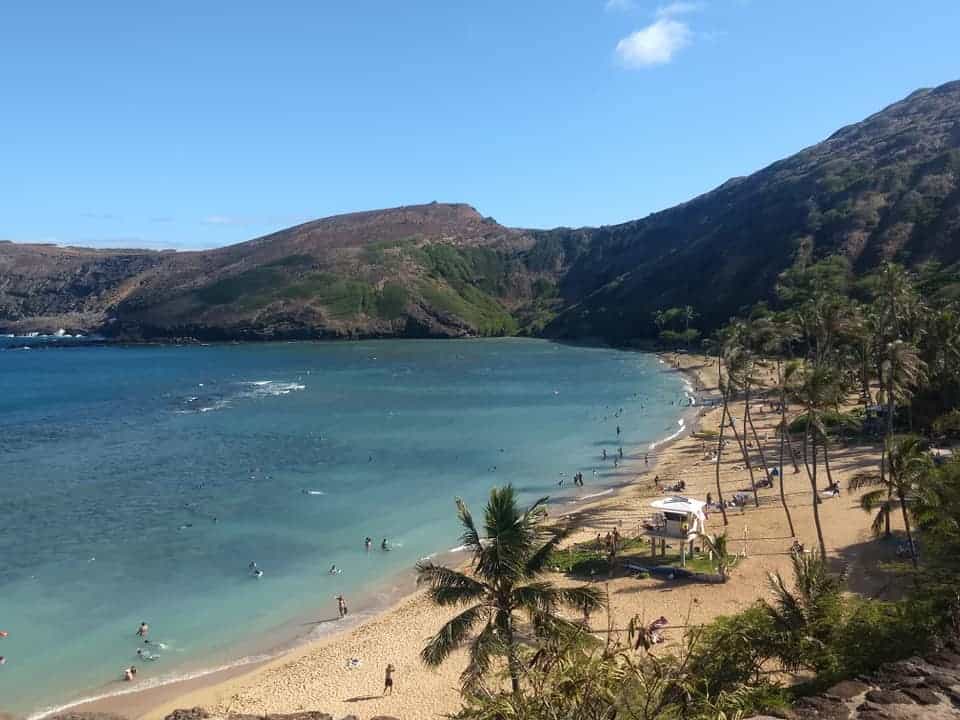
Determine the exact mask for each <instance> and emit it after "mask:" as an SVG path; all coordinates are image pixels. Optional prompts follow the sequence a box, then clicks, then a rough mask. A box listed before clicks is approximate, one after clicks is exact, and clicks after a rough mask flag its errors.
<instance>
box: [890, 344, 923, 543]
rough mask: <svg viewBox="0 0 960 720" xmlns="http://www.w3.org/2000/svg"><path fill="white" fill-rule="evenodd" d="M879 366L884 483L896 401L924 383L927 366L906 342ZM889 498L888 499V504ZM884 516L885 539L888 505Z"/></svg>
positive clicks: (903, 399)
mask: <svg viewBox="0 0 960 720" xmlns="http://www.w3.org/2000/svg"><path fill="white" fill-rule="evenodd" d="M881 357H882V360H881V363H880V381H881V387H882V391H881V394H880V400H881V401H882V402H884V403H885V404H886V406H887V409H886V415H887V431H886V435H885V437H884V444H883V452H882V453H881V456H880V477H881V480H885V476H886V472H887V466H888V465H889V463H890V458H889V457H888V456H887V448H888V445H889V444H890V440H891V439H892V438H893V418H894V415H895V414H896V411H897V401H898V400H899V401H901V402H905V401H906V400H907V399H908V398H909V397H910V393H911V390H912V388H914V387H916V386H917V384H918V383H919V382H920V381H921V380H922V379H923V377H924V371H925V366H924V364H923V361H922V360H921V359H920V355H919V352H918V351H917V348H916V347H915V346H914V345H911V344H909V343H906V342H904V341H903V340H899V339H898V340H893V341H891V342H889V343H887V344H886V346H885V347H884V349H883V354H882V356H881ZM889 499H890V498H888V500H889ZM884 512H885V516H884V517H885V520H884V525H885V535H886V536H887V537H889V536H890V514H889V503H888V504H887V506H886V509H885V510H884Z"/></svg>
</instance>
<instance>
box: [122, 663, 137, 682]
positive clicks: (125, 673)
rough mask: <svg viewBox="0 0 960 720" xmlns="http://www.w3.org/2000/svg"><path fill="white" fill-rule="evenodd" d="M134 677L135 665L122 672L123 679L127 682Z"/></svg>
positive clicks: (135, 673)
mask: <svg viewBox="0 0 960 720" xmlns="http://www.w3.org/2000/svg"><path fill="white" fill-rule="evenodd" d="M135 677H137V667H136V666H135V665H131V666H130V667H128V668H127V669H126V670H124V671H123V679H124V680H126V681H127V682H132V681H133V679H134V678H135Z"/></svg>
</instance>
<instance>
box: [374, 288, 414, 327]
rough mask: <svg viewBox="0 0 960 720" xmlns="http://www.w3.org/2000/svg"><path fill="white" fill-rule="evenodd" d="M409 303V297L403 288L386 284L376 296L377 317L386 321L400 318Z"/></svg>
mask: <svg viewBox="0 0 960 720" xmlns="http://www.w3.org/2000/svg"><path fill="white" fill-rule="evenodd" d="M409 301H410V295H409V293H408V292H407V289H406V288H405V287H403V286H402V285H398V284H396V283H387V284H386V285H384V286H383V290H381V291H380V294H379V295H378V296H377V304H376V307H377V315H379V316H380V317H382V318H385V319H387V320H394V319H396V318H398V317H401V316H402V315H403V313H404V312H405V311H406V308H407V303H408V302H409Z"/></svg>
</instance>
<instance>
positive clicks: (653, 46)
mask: <svg viewBox="0 0 960 720" xmlns="http://www.w3.org/2000/svg"><path fill="white" fill-rule="evenodd" d="M691 37H692V33H691V32H690V28H689V26H687V24H686V23H683V22H680V21H679V20H672V19H670V18H666V17H664V18H660V19H659V20H657V21H656V22H654V23H652V24H650V25H647V27H645V28H643V29H642V30H637V31H636V32H634V33H631V34H629V35H627V36H626V37H625V38H623V39H622V40H621V41H620V42H618V43H617V51H616V52H617V56H618V57H619V58H620V61H621V62H622V63H623V64H624V65H625V66H627V67H629V68H642V67H650V66H653V65H664V64H666V63H668V62H670V61H671V60H672V59H673V56H674V55H676V54H677V52H679V51H680V50H682V49H683V48H685V47H686V46H687V45H689V44H690V39H691Z"/></svg>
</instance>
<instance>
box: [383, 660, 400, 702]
mask: <svg viewBox="0 0 960 720" xmlns="http://www.w3.org/2000/svg"><path fill="white" fill-rule="evenodd" d="M396 671H397V669H396V668H395V667H394V666H393V663H387V669H386V670H384V671H383V694H384V695H393V674H394V673H395V672H396Z"/></svg>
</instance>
